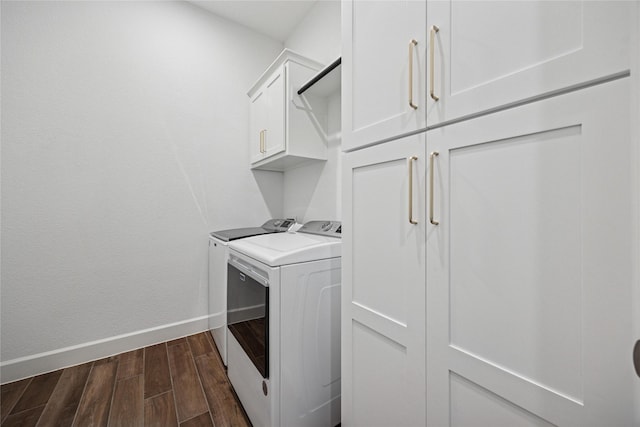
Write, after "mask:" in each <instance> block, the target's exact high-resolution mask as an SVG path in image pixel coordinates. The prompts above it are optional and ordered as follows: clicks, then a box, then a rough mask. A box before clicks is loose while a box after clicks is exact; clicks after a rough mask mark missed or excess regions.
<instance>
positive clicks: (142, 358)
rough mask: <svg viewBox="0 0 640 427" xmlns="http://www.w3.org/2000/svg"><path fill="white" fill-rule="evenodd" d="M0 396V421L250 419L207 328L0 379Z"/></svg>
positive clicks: (188, 424)
mask: <svg viewBox="0 0 640 427" xmlns="http://www.w3.org/2000/svg"><path fill="white" fill-rule="evenodd" d="M0 399H1V400H0V409H1V411H0V413H1V418H0V424H1V425H2V427H10V426H11V427H13V426H23V427H27V426H80V427H88V426H159V427H170V426H180V427H196V426H216V427H218V426H234V427H235V426H250V425H251V424H250V422H249V420H248V419H247V417H246V415H245V413H244V411H243V409H242V406H241V405H240V403H239V401H238V399H237V396H236V395H235V393H234V392H233V389H232V387H231V384H230V383H229V380H228V378H227V375H226V373H225V369H224V366H223V364H222V361H221V360H220V355H219V354H218V352H217V350H216V349H215V345H214V344H213V340H212V339H211V335H209V333H208V332H203V333H200V334H196V335H191V336H189V337H185V338H180V339H177V340H173V341H169V342H165V343H162V344H156V345H152V346H149V347H145V348H143V349H139V350H134V351H131V352H128V353H122V354H119V355H117V356H112V357H109V358H106V359H102V360H97V361H95V362H89V363H85V364H83V365H78V366H73V367H70V368H66V369H61V370H59V371H55V372H50V373H48V374H43V375H38V376H36V377H32V378H27V379H24V380H20V381H16V382H13V383H9V384H5V385H3V386H2V395H1V397H0Z"/></svg>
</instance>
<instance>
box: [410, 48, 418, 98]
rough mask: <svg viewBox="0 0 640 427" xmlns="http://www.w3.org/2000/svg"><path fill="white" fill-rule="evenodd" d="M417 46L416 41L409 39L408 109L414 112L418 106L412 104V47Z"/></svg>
mask: <svg viewBox="0 0 640 427" xmlns="http://www.w3.org/2000/svg"><path fill="white" fill-rule="evenodd" d="M417 44H418V41H417V40H416V39H411V41H410V42H409V107H411V108H413V109H414V110H417V109H418V106H417V105H416V104H414V103H413V47H414V46H415V45H417Z"/></svg>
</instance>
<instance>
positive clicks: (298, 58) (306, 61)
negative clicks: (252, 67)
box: [247, 49, 324, 98]
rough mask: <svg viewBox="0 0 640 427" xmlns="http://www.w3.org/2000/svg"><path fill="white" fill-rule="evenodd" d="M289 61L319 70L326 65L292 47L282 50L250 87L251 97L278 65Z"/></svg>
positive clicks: (248, 93) (249, 94) (249, 93)
mask: <svg viewBox="0 0 640 427" xmlns="http://www.w3.org/2000/svg"><path fill="white" fill-rule="evenodd" d="M287 61H293V62H297V63H298V64H300V65H304V66H306V67H309V68H313V69H316V70H319V69H321V68H323V67H324V66H323V65H322V64H321V63H320V62H317V61H314V60H313V59H310V58H307V57H306V56H303V55H301V54H299V53H298V52H295V51H293V50H291V49H284V50H283V51H282V52H280V55H278V57H277V58H276V59H275V60H274V61H273V62H272V63H271V65H269V66H268V67H267V69H266V70H265V71H264V72H263V73H262V74H261V75H260V77H259V78H258V80H256V82H255V83H254V84H253V86H251V89H249V92H247V95H248V96H249V98H252V97H253V95H255V93H256V92H257V91H258V90H259V89H260V87H261V86H262V84H263V83H264V82H265V80H266V79H267V78H268V77H269V76H270V75H272V74H273V72H274V71H275V70H277V69H278V67H280V66H281V65H282V64H284V63H285V62H287Z"/></svg>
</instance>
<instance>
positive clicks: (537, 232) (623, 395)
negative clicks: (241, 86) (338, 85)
mask: <svg viewBox="0 0 640 427" xmlns="http://www.w3.org/2000/svg"><path fill="white" fill-rule="evenodd" d="M354 3H358V4H354ZM359 3H365V4H364V5H360V4H359ZM390 3H393V4H396V2H367V1H365V2H351V1H346V2H343V24H344V25H343V37H345V39H346V43H347V46H346V47H345V52H343V59H342V61H343V82H342V88H343V133H344V140H345V141H347V143H346V144H343V145H344V150H345V151H346V152H345V154H344V156H343V210H344V212H343V233H344V234H343V280H342V291H343V295H342V296H343V304H342V367H343V370H342V384H343V392H342V399H343V401H342V424H343V425H344V426H371V425H398V426H400V425H405V426H419V425H429V426H435V427H441V426H507V425H509V426H510V425H518V426H525V425H527V426H528V425H535V426H547V425H549V426H551V425H556V426H601V425H625V426H626V425H640V403H639V402H640V400H638V398H639V397H640V378H638V377H637V376H636V374H635V373H634V368H633V365H632V350H633V346H634V343H635V342H636V340H637V339H638V338H640V337H638V336H635V335H637V331H638V328H637V327H635V330H634V313H635V312H636V311H637V310H640V302H638V301H636V299H637V298H634V297H637V295H638V294H640V248H639V246H640V244H639V242H638V230H640V212H639V211H640V209H639V206H640V194H638V193H639V192H638V189H639V188H640V182H639V181H640V164H639V163H640V156H639V154H638V153H640V141H638V135H639V133H640V132H638V131H637V129H635V128H634V126H637V120H638V117H639V116H640V115H639V114H638V94H637V93H635V91H634V90H633V88H637V87H639V85H638V83H639V82H640V80H639V79H638V77H637V76H635V72H636V70H635V69H632V65H631V64H637V63H638V58H637V55H638V52H639V47H638V43H639V42H638V41H637V40H634V37H635V36H634V37H632V35H634V34H635V35H636V36H637V34H638V18H639V16H640V12H639V11H638V8H639V7H640V6H639V4H638V2H615V1H614V2H608V1H603V2H598V1H584V2H580V1H569V2H547V1H522V2H499V1H497V2H484V1H473V2H465V1H460V2H458V1H451V2H450V1H433V2H432V1H427V2H413V3H423V5H424V6H425V10H426V16H425V15H423V17H422V24H421V25H422V30H423V37H424V40H422V39H421V40H419V41H418V43H417V45H414V49H416V48H417V46H422V47H423V48H425V49H426V50H425V51H421V52H420V53H419V54H421V55H424V57H425V65H424V67H423V68H422V69H421V70H420V71H421V72H422V74H419V77H418V78H420V79H421V82H420V83H419V85H420V86H421V88H422V92H423V93H422V95H421V96H422V98H418V99H424V105H425V106H426V108H421V107H422V104H420V105H419V108H418V109H417V111H421V112H420V114H422V115H423V116H422V117H423V119H424V120H425V122H424V123H425V126H426V131H424V130H423V128H421V127H420V126H417V127H416V126H414V127H413V130H412V131H407V128H403V127H402V126H395V127H392V126H387V125H386V124H385V123H391V122H388V121H386V120H385V119H384V118H385V117H387V118H388V117H396V118H397V117H400V116H399V115H395V116H394V115H391V114H386V115H383V114H381V111H383V108H388V109H390V110H389V111H391V109H392V107H391V106H385V107H379V106H378V105H377V103H374V102H371V103H368V104H367V103H366V102H363V101H360V100H359V99H364V94H366V93H367V92H368V91H370V92H376V95H372V96H373V98H372V99H377V98H376V97H377V96H379V94H381V93H392V92H393V91H392V88H395V89H397V88H399V87H401V86H404V84H405V83H406V81H402V80H401V79H400V78H399V74H395V75H394V74H393V73H392V72H388V73H387V72H385V70H384V69H380V70H373V69H369V70H368V71H369V73H370V74H371V75H370V76H369V77H368V79H367V78H365V79H361V78H360V77H361V74H359V72H360V73H364V71H362V70H363V69H364V67H366V66H367V65H368V64H370V63H371V62H370V59H367V58H369V55H372V52H374V51H376V49H379V52H380V54H381V55H382V54H383V53H384V52H386V51H387V50H386V47H380V46H378V45H374V44H372V43H371V40H370V39H367V38H366V37H363V36H360V35H359V32H360V31H362V29H364V28H370V27H377V28H378V31H379V32H380V34H378V35H377V36H376V37H378V38H385V37H386V39H387V40H388V41H391V40H395V39H396V38H397V39H398V40H400V39H401V38H402V37H404V38H405V39H406V40H405V43H407V42H409V40H410V39H412V38H413V36H410V37H409V38H407V34H406V30H407V28H409V25H406V26H404V27H403V28H402V29H400V28H397V27H396V25H395V23H394V22H391V21H392V20H391V19H390V18H389V21H390V22H388V24H387V25H381V24H380V22H381V19H382V18H381V16H382V15H383V14H390V13H391V12H390V11H388V10H387V9H386V7H389V4H390ZM411 7H414V8H416V9H415V10H418V9H417V8H418V7H417V6H416V5H412V6H406V5H405V6H399V7H398V10H397V11H396V12H395V13H397V14H401V13H402V11H407V10H409V8H411ZM389 16H394V15H389ZM376 40H377V39H376ZM423 41H424V43H422V42H423ZM432 46H433V48H432ZM415 52H416V50H414V53H415ZM432 59H433V60H432ZM378 61H380V62H383V60H382V59H378ZM406 61H407V62H406V63H407V64H408V63H409V60H408V57H407V59H406ZM414 65H415V62H414ZM415 76H416V74H414V77H415ZM432 77H433V78H432ZM432 81H433V85H432V84H431V83H432ZM375 82H377V83H378V84H376V83H375ZM381 86H383V87H381ZM407 87H408V86H407ZM432 95H433V96H432ZM380 99H382V98H380ZM389 99H390V102H391V104H392V105H399V104H397V103H396V104H393V100H391V98H389ZM436 99H437V100H436ZM345 110H346V111H345ZM398 111H399V109H398ZM415 112H416V111H414V113H415ZM349 117H351V118H354V117H355V118H359V119H358V120H362V121H361V122H360V123H362V124H365V123H368V125H367V126H360V125H359V126H355V125H354V123H356V122H355V121H353V120H352V121H351V122H350V121H349ZM407 117H410V116H405V119H404V122H403V123H413V122H411V119H407ZM365 118H367V119H366V120H365ZM345 119H347V120H345ZM400 122H402V120H400ZM369 125H370V126H369ZM368 128H370V129H378V130H379V132H378V131H375V130H372V131H371V133H367V132H365V131H364V130H365V129H368ZM412 133H413V134H412ZM407 135H409V136H407ZM432 165H433V167H432ZM410 187H411V189H410ZM410 205H411V207H410Z"/></svg>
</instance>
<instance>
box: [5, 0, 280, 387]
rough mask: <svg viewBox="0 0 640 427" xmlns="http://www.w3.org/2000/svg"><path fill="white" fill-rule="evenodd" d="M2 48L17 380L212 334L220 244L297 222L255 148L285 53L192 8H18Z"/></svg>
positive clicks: (8, 338)
mask: <svg viewBox="0 0 640 427" xmlns="http://www.w3.org/2000/svg"><path fill="white" fill-rule="evenodd" d="M1 40H2V154H1V161H2V203H1V206H2V252H1V254H2V259H1V261H2V266H1V267H2V274H1V279H2V288H1V292H2V299H1V303H2V306H1V309H2V313H1V325H2V326H1V328H2V330H1V343H2V352H1V360H2V367H3V369H2V374H3V377H2V382H6V381H8V380H11V379H12V378H10V377H11V376H13V377H16V376H21V375H23V374H25V375H27V374H33V372H27V371H28V370H29V369H31V368H29V367H25V366H26V365H28V364H29V363H28V362H29V361H30V360H35V359H38V358H40V356H47V355H48V354H49V353H45V352H53V353H56V352H59V351H62V352H63V353H64V352H65V351H66V350H70V351H71V350H74V348H75V347H73V348H71V349H69V348H68V347H69V346H78V347H83V346H88V347H91V345H93V344H95V341H96V340H98V342H101V341H100V340H106V341H109V340H112V339H115V340H116V341H117V339H119V338H122V337H123V336H125V337H126V336H130V335H134V336H135V335H136V334H138V335H143V336H145V333H147V332H149V330H151V331H156V333H155V335H154V334H147V335H146V336H147V338H146V339H147V340H149V339H161V338H163V336H165V335H171V334H175V333H179V331H181V332H185V331H186V332H188V331H190V330H193V329H198V328H200V329H204V328H206V323H203V322H202V317H203V316H205V315H206V314H207V260H206V253H207V234H208V232H209V231H212V230H214V229H222V228H228V227H238V226H247V225H256V224H259V223H262V222H263V221H264V220H265V219H267V218H269V217H274V216H275V217H279V216H282V214H283V203H284V200H283V195H282V187H283V177H282V174H280V173H274V172H251V171H250V169H249V167H248V162H249V160H248V159H249V154H248V149H247V144H246V140H247V137H248V136H247V121H248V102H247V97H246V90H247V89H248V88H249V87H250V86H251V84H252V83H253V82H254V80H255V79H256V78H257V77H258V76H259V75H260V73H261V71H262V70H264V69H265V68H266V67H267V66H268V65H269V64H270V63H271V61H272V60H273V59H274V58H275V57H276V56H277V54H278V53H279V52H280V51H281V49H282V47H283V46H282V45H281V44H280V43H278V42H275V41H272V40H269V39H267V38H265V37H264V36H260V35H257V34H255V33H252V32H250V31H249V30H247V29H246V28H244V27H240V26H237V25H235V24H232V23H230V22H228V21H225V20H222V19H220V18H217V17H216V16H214V15H212V14H209V13H207V12H205V11H202V10H200V9H199V8H197V7H195V6H193V5H190V4H188V3H178V2H58V1H51V2H24V1H21V2H11V1H3V2H2V39H1ZM176 322H177V324H183V325H187V326H186V327H183V328H182V329H180V328H176V327H175V324H176ZM172 325H173V326H174V327H173V329H172V327H171V326H172ZM148 328H150V329H148ZM158 331H160V332H159V333H158ZM162 331H165V332H164V335H163V333H162ZM122 334H124V335H122ZM150 337H151V338H150ZM142 341H144V340H142ZM142 341H135V339H134V340H133V341H131V340H129V341H127V343H128V344H124V345H133V344H132V343H134V344H135V343H138V344H140V343H142ZM143 344H144V343H143ZM105 348H109V349H111V350H113V352H117V351H116V350H118V348H117V346H114V345H112V346H111V347H109V346H106V347H104V346H103V347H102V350H100V351H107V350H105ZM98 352H99V351H98ZM96 354H97V353H96ZM90 355H91V354H89V356H90ZM94 355H95V354H94ZM78 357H80V356H78ZM82 357H87V356H86V355H85V356H82ZM60 360H62V361H59V362H56V363H68V364H69V363H73V362H74V360H73V357H71V356H70V357H68V358H66V359H65V358H64V357H63V358H62V359H60ZM25 364H26V365H25ZM20 366H22V368H24V369H22V370H21V368H20ZM30 366H31V365H30ZM31 367H33V366H31ZM57 367H59V366H57ZM49 368H56V366H47V365H46V363H44V364H43V365H42V366H41V367H40V368H38V369H43V370H46V369H49ZM13 379H15V378H13Z"/></svg>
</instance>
